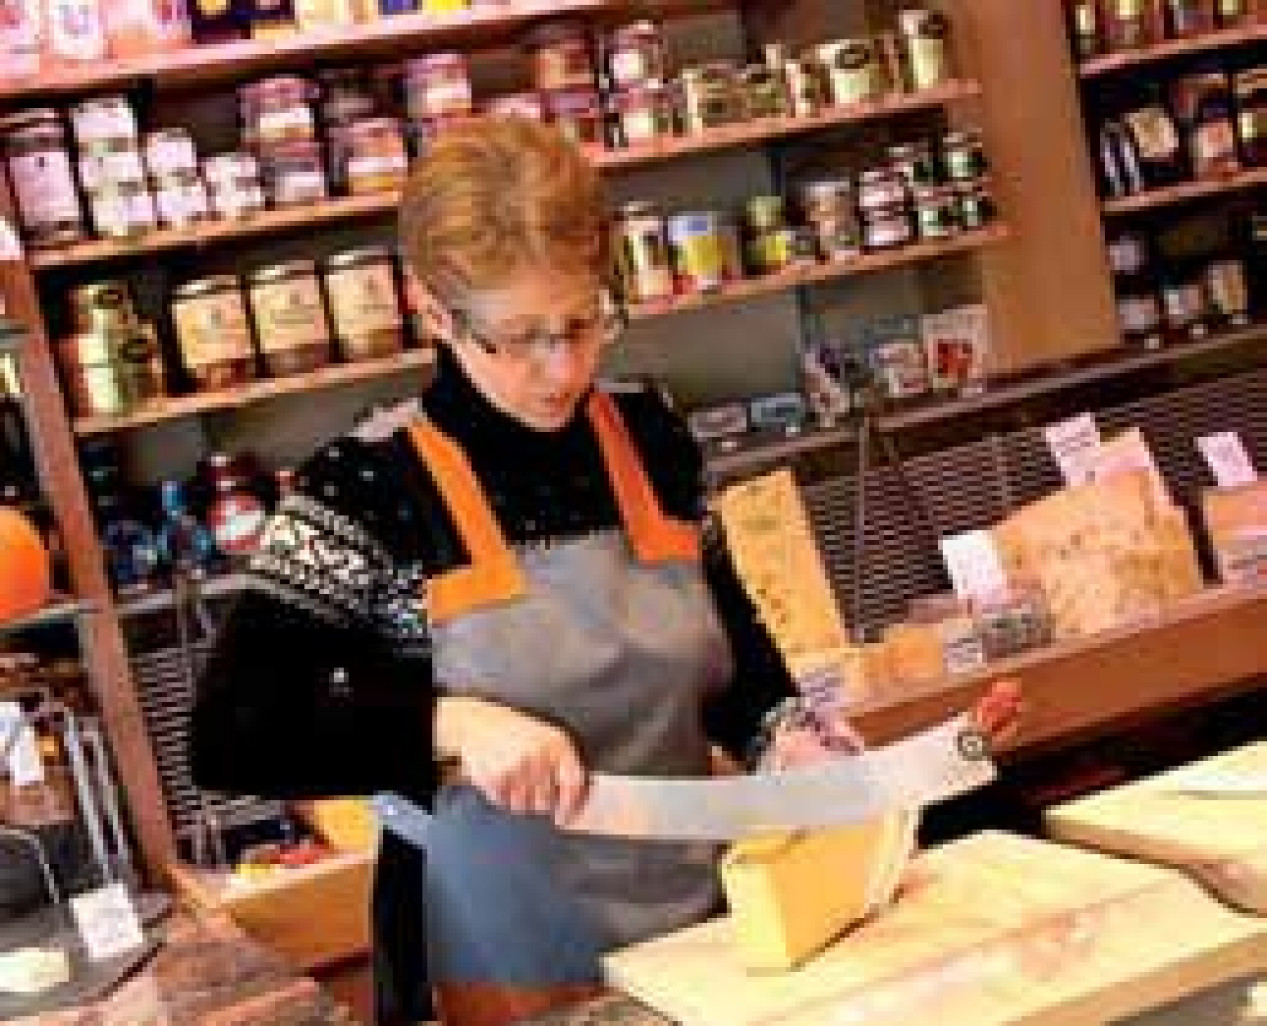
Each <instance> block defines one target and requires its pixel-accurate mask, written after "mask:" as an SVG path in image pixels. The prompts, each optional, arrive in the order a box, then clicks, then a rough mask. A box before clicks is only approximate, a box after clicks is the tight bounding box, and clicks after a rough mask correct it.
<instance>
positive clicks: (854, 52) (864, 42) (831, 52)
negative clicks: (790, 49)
mask: <svg viewBox="0 0 1267 1026" xmlns="http://www.w3.org/2000/svg"><path fill="white" fill-rule="evenodd" d="M814 59H815V60H816V61H817V62H818V64H819V66H820V67H821V68H822V69H823V81H824V82H825V83H826V85H827V95H828V102H830V103H831V104H832V105H834V106H838V107H846V106H849V105H851V104H856V103H867V102H869V101H872V100H876V99H878V98H879V97H880V96H882V95H883V94H884V92H885V79H884V68H883V65H882V64H881V62H880V56H879V53H878V52H877V50H876V47H875V43H874V42H873V41H872V40H869V39H840V40H835V41H833V42H830V43H821V44H820V45H819V46H817V47H816V48H815V49H814Z"/></svg>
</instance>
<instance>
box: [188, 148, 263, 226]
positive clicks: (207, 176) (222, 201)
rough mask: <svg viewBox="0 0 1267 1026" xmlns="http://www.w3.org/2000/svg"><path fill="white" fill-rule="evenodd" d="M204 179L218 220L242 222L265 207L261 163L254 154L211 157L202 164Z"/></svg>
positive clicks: (235, 153)
mask: <svg viewBox="0 0 1267 1026" xmlns="http://www.w3.org/2000/svg"><path fill="white" fill-rule="evenodd" d="M202 177H203V179H204V180H205V181H206V183H207V189H208V191H209V193H210V199H211V211H212V213H213V214H214V215H215V216H216V217H220V218H224V219H226V220H231V221H233V220H241V219H244V218H248V217H252V216H253V215H255V214H258V213H259V212H260V211H261V210H263V209H264V207H265V206H266V201H265V198H264V186H263V183H262V181H261V178H260V163H259V161H258V160H257V159H256V158H255V154H253V153H247V152H245V151H243V152H232V153H219V154H216V155H215V156H213V157H208V158H207V159H206V160H204V161H203V162H202Z"/></svg>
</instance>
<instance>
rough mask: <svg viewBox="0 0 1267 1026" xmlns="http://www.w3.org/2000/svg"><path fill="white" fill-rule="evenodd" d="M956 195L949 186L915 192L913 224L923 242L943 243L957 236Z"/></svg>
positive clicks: (958, 227) (957, 210)
mask: <svg viewBox="0 0 1267 1026" xmlns="http://www.w3.org/2000/svg"><path fill="white" fill-rule="evenodd" d="M958 199H959V197H958V194H957V193H956V192H955V189H954V188H953V187H951V186H934V187H932V188H928V189H916V190H915V223H916V225H917V226H918V228H919V237H920V238H921V239H922V240H923V241H925V242H944V241H945V240H946V239H953V238H954V237H955V236H956V235H958V234H959V231H960V228H961V225H960V222H959V202H958Z"/></svg>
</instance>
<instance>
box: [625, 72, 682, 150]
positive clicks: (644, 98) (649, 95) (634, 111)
mask: <svg viewBox="0 0 1267 1026" xmlns="http://www.w3.org/2000/svg"><path fill="white" fill-rule="evenodd" d="M613 102H614V105H615V108H616V114H617V118H618V122H617V124H618V125H619V127H620V141H621V143H622V144H623V145H625V146H644V145H646V144H647V143H652V142H655V141H656V140H657V139H665V138H669V137H671V136H672V135H673V129H674V124H673V97H672V96H671V94H670V93H669V91H668V90H667V89H665V88H664V87H663V86H662V85H660V84H659V83H658V82H657V83H651V84H647V85H637V86H631V87H630V88H628V89H625V90H622V91H621V92H619V93H617V94H616V95H615V97H614V101H613Z"/></svg>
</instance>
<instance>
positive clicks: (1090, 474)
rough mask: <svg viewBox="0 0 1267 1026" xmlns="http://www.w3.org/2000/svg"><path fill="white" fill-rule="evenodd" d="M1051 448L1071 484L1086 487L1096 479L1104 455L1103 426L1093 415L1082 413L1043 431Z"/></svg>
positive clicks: (1068, 483)
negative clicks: (1097, 462)
mask: <svg viewBox="0 0 1267 1026" xmlns="http://www.w3.org/2000/svg"><path fill="white" fill-rule="evenodd" d="M1043 437H1044V438H1046V439H1047V448H1048V449H1049V450H1050V451H1051V455H1052V458H1053V459H1055V461H1056V466H1058V467H1059V468H1060V473H1061V474H1062V475H1063V476H1064V479H1065V484H1067V485H1082V484H1087V483H1088V482H1089V481H1092V480H1094V479H1095V467H1096V461H1097V460H1098V459H1099V455H1100V445H1101V440H1100V426H1099V425H1098V424H1097V423H1096V422H1095V417H1093V416H1092V415H1091V414H1089V413H1082V414H1079V415H1078V416H1077V417H1074V418H1072V419H1070V420H1062V421H1061V422H1060V423H1058V424H1052V425H1051V426H1050V427H1047V428H1044V429H1043Z"/></svg>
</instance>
